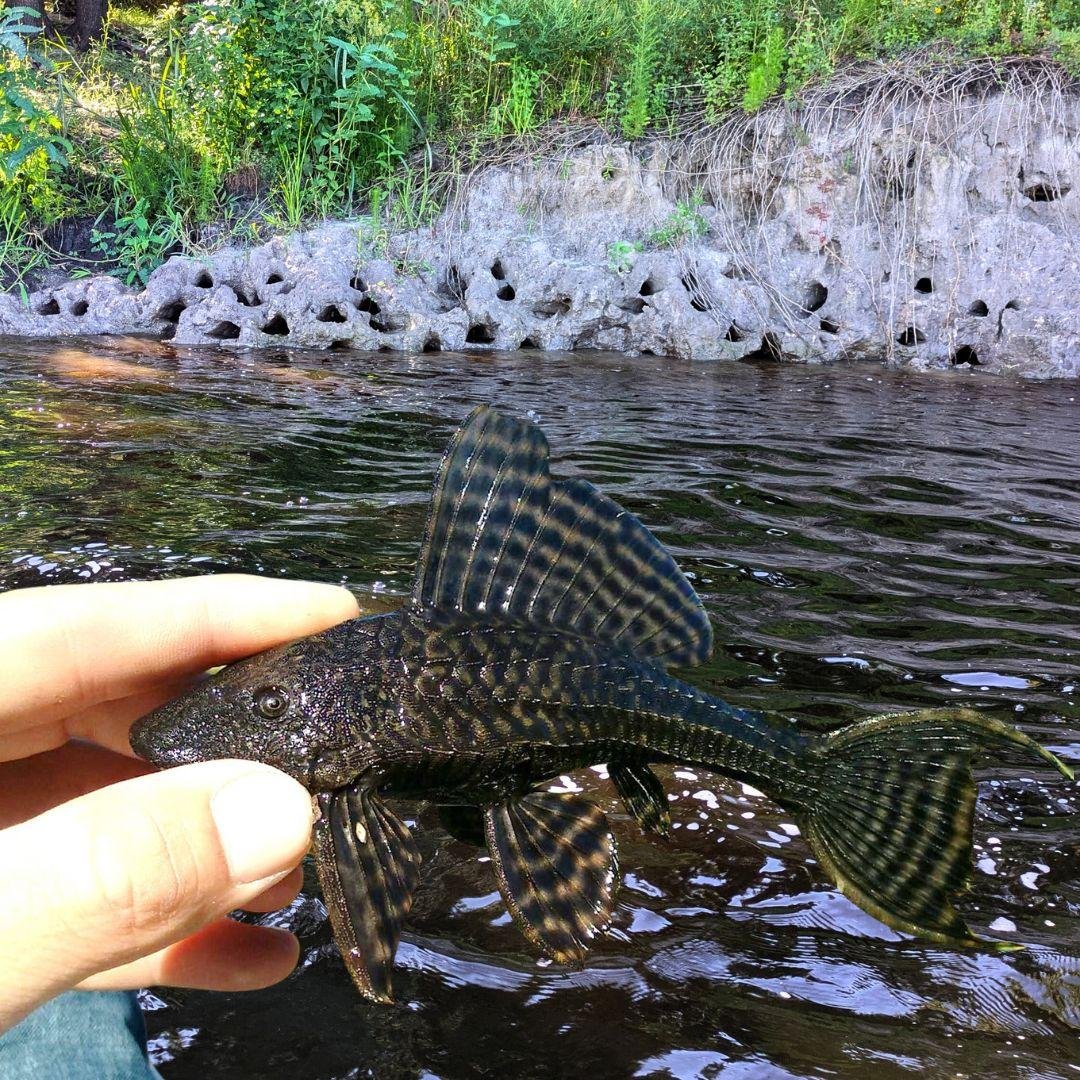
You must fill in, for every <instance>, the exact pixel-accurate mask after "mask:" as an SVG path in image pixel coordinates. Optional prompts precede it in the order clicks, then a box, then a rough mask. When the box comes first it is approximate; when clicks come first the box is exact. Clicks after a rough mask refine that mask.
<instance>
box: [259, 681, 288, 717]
mask: <svg viewBox="0 0 1080 1080" xmlns="http://www.w3.org/2000/svg"><path fill="white" fill-rule="evenodd" d="M288 707H289V695H288V694H286V693H285V691H284V690H282V689H281V688H280V687H277V686H268V687H267V688H266V689H265V690H259V691H258V692H257V693H256V694H255V708H256V709H257V710H258V711H259V713H261V714H262V715H263V716H265V717H266V719H267V720H276V719H277V718H278V717H279V716H281V715H282V714H283V713H284V712H285V710H286V709H288Z"/></svg>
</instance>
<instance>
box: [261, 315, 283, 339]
mask: <svg viewBox="0 0 1080 1080" xmlns="http://www.w3.org/2000/svg"><path fill="white" fill-rule="evenodd" d="M262 332H263V333H264V334H274V335H276V336H277V337H284V336H285V335H286V334H287V333H288V332H289V324H288V323H287V322H286V321H285V316H284V315H281V314H280V313H279V314H277V315H275V316H274V317H273V318H272V319H271V320H270V321H269V322H268V323H267V324H266V325H265V326H264V327H263V328H262Z"/></svg>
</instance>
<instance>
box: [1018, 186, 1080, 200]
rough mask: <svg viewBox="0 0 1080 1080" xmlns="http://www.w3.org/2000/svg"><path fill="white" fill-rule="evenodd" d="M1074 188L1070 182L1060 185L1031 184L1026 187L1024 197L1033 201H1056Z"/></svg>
mask: <svg viewBox="0 0 1080 1080" xmlns="http://www.w3.org/2000/svg"><path fill="white" fill-rule="evenodd" d="M1071 190H1072V188H1070V187H1069V185H1068V184H1065V185H1063V186H1062V187H1058V186H1057V185H1056V184H1047V183H1041V184H1029V185H1028V186H1027V187H1026V188H1024V198H1025V199H1030V200H1031V201H1032V202H1054V201H1056V200H1057V199H1060V198H1062V197H1063V196H1065V195H1068V194H1069V192H1070V191H1071Z"/></svg>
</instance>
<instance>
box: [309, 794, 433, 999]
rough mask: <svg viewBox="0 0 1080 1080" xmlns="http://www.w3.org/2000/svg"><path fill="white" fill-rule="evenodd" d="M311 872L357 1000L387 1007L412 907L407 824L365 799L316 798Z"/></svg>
mask: <svg viewBox="0 0 1080 1080" xmlns="http://www.w3.org/2000/svg"><path fill="white" fill-rule="evenodd" d="M319 809H320V811H321V813H322V816H321V818H320V820H319V821H318V823H317V824H316V826H315V865H316V867H317V869H318V872H319V883H320V885H321V886H322V891H323V898H324V899H325V901H326V907H327V910H328V911H329V913H330V923H331V925H332V926H333V929H334V938H335V939H336V941H337V943H338V947H339V948H340V949H341V955H342V958H343V959H344V961H345V966H346V967H347V968H348V969H349V974H350V975H351V976H352V979H353V982H355V983H356V986H357V988H358V989H359V991H360V993H362V994H363V995H364V996H365V997H368V998H371V999H372V1000H373V1001H384V1002H387V1001H391V1000H393V999H392V996H391V992H390V974H391V969H392V968H393V965H394V953H395V952H396V951H397V946H398V940H399V939H400V937H401V924H402V922H403V921H404V919H405V916H406V915H407V914H408V913H409V909H410V908H411V907H412V897H413V890H414V889H415V888H416V883H417V881H418V880H419V877H420V853H419V852H418V851H417V849H416V843H415V842H414V840H413V838H412V834H411V833H410V832H409V830H408V828H407V827H406V826H405V824H404V823H403V822H402V821H401V820H400V819H398V818H397V817H395V815H394V814H393V813H391V812H390V810H389V809H387V807H386V806H385V804H384V803H383V802H382V801H381V800H380V799H379V798H378V797H377V796H376V795H373V794H372V793H371V792H368V791H362V790H360V789H358V788H356V787H352V788H341V789H339V790H337V791H334V792H331V793H329V794H323V795H320V796H319Z"/></svg>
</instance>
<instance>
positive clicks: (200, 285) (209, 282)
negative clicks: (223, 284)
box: [195, 270, 214, 289]
mask: <svg viewBox="0 0 1080 1080" xmlns="http://www.w3.org/2000/svg"><path fill="white" fill-rule="evenodd" d="M213 287H214V279H213V278H212V277H211V276H210V271H209V270H200V271H199V276H198V277H196V278H195V288H196V289H212V288H213Z"/></svg>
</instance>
